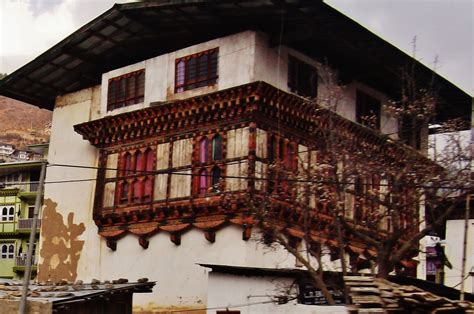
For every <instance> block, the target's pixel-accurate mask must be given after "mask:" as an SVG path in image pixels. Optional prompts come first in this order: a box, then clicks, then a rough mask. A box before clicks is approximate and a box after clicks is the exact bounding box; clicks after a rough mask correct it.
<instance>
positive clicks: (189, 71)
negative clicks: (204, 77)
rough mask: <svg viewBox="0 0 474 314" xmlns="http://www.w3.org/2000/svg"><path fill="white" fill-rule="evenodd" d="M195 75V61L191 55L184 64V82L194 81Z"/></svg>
mask: <svg viewBox="0 0 474 314" xmlns="http://www.w3.org/2000/svg"><path fill="white" fill-rule="evenodd" d="M196 76H197V61H196V58H195V57H193V58H191V59H189V60H188V62H187V65H186V82H194V81H195V80H196Z"/></svg>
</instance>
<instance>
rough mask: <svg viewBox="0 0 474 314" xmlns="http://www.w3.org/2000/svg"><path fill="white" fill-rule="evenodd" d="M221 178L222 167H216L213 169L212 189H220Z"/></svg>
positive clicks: (214, 190) (215, 190)
mask: <svg viewBox="0 0 474 314" xmlns="http://www.w3.org/2000/svg"><path fill="white" fill-rule="evenodd" d="M220 178H221V169H220V168H218V167H215V168H214V169H212V191H213V192H217V191H218V190H219V180H220Z"/></svg>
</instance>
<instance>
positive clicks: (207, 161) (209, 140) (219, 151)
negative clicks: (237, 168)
mask: <svg viewBox="0 0 474 314" xmlns="http://www.w3.org/2000/svg"><path fill="white" fill-rule="evenodd" d="M198 146H199V156H198V157H199V158H198V161H199V167H200V169H199V172H198V179H197V181H196V182H197V183H195V184H196V186H197V188H196V189H195V191H196V192H197V193H198V194H205V193H215V192H218V191H219V183H220V179H221V174H222V169H221V167H223V164H222V159H223V139H222V136H221V135H220V134H214V135H212V136H203V137H202V138H201V139H199V141H198Z"/></svg>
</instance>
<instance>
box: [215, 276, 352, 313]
mask: <svg viewBox="0 0 474 314" xmlns="http://www.w3.org/2000/svg"><path fill="white" fill-rule="evenodd" d="M293 280H294V279H292V278H276V277H256V276H237V275H230V274H222V273H214V272H212V271H211V272H210V273H209V294H208V304H207V306H208V308H209V309H208V311H207V313H208V314H215V313H216V311H218V310H220V311H225V310H226V309H227V308H228V309H229V310H230V311H240V313H241V314H250V313H261V314H264V313H268V314H270V313H282V314H283V313H301V314H310V313H314V314H316V313H328V314H329V313H331V314H342V313H348V312H347V309H346V307H344V306H316V305H304V304H298V303H297V301H296V300H292V301H289V302H288V303H286V304H281V305H278V304H276V303H273V302H271V301H273V300H274V297H276V296H282V295H283V296H284V295H287V294H286V293H285V291H286V290H289V289H290V288H291V287H292V284H293Z"/></svg>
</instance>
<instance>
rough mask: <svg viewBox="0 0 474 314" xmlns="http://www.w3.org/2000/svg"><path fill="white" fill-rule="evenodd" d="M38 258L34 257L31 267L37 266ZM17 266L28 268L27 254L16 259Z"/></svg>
mask: <svg viewBox="0 0 474 314" xmlns="http://www.w3.org/2000/svg"><path fill="white" fill-rule="evenodd" d="M36 264H37V261H36V258H35V257H34V256H33V263H31V265H36ZM15 266H26V254H22V255H20V256H17V257H15Z"/></svg>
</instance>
